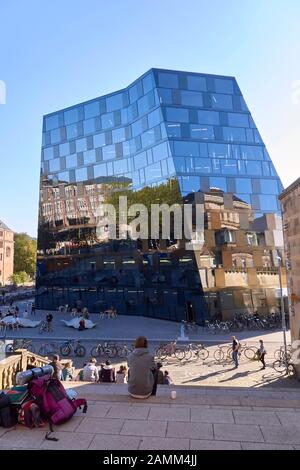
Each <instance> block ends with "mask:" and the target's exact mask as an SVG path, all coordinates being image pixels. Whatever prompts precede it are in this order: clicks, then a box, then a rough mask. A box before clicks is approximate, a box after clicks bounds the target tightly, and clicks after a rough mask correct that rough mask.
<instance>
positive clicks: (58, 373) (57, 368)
mask: <svg viewBox="0 0 300 470" xmlns="http://www.w3.org/2000/svg"><path fill="white" fill-rule="evenodd" d="M50 366H52V367H53V369H54V372H53V376H52V377H53V378H54V379H57V380H61V379H62V370H63V366H62V363H61V362H60V360H59V355H58V354H54V355H53V357H52V361H51V362H50Z"/></svg>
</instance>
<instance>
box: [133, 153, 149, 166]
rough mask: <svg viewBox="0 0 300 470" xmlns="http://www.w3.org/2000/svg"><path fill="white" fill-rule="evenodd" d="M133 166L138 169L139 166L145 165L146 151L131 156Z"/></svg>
mask: <svg viewBox="0 0 300 470" xmlns="http://www.w3.org/2000/svg"><path fill="white" fill-rule="evenodd" d="M133 161H134V168H135V170H139V169H140V168H143V167H146V166H147V154H146V152H141V153H139V154H137V155H135V156H134V157H133Z"/></svg>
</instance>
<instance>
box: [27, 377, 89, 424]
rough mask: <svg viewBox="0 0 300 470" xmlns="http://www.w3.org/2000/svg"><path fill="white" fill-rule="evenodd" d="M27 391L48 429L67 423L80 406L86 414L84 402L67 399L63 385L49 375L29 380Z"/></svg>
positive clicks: (85, 403) (82, 400)
mask: <svg viewBox="0 0 300 470" xmlns="http://www.w3.org/2000/svg"><path fill="white" fill-rule="evenodd" d="M28 389H29V393H30V395H31V396H32V397H33V399H34V401H35V403H36V404H37V405H38V406H39V408H40V412H41V417H42V418H43V419H45V420H46V421H48V423H49V424H50V429H51V425H52V424H61V423H65V422H66V421H68V420H69V419H70V418H71V417H72V416H73V414H74V413H75V412H76V410H77V408H81V406H83V413H86V410H87V402H86V400H85V399H83V398H80V399H77V400H72V399H71V398H69V396H68V394H67V392H66V390H65V388H64V386H63V384H62V383H61V382H60V381H59V380H57V379H54V378H51V376H50V375H45V376H43V377H40V378H38V379H34V380H31V382H29V384H28Z"/></svg>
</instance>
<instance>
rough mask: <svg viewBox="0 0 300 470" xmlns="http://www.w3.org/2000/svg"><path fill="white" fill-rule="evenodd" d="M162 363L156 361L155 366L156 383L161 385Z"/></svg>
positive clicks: (162, 381) (162, 377) (162, 378)
mask: <svg viewBox="0 0 300 470" xmlns="http://www.w3.org/2000/svg"><path fill="white" fill-rule="evenodd" d="M162 366H163V365H162V363H161V362H157V364H156V368H157V385H163V383H164V373H163V371H162V370H161V369H162Z"/></svg>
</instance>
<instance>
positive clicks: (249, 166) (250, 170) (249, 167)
mask: <svg viewBox="0 0 300 470" xmlns="http://www.w3.org/2000/svg"><path fill="white" fill-rule="evenodd" d="M245 164H246V171H247V175H254V176H256V175H257V176H260V175H261V174H262V170H261V162H256V161H246V162H245Z"/></svg>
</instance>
